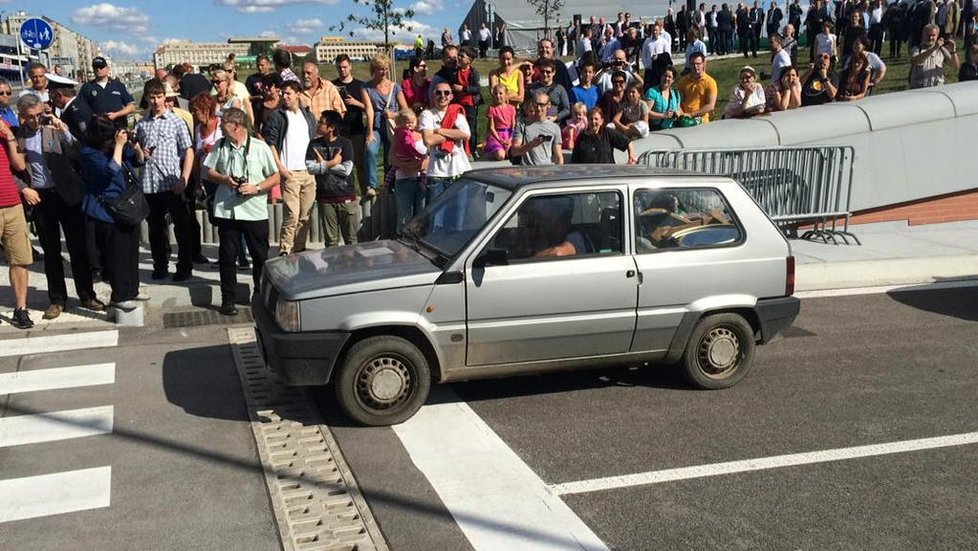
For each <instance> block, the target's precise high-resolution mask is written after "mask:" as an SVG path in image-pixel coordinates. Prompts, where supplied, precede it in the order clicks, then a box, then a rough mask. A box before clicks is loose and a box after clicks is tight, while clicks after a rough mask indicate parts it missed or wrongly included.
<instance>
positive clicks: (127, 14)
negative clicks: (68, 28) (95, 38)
mask: <svg viewBox="0 0 978 551" xmlns="http://www.w3.org/2000/svg"><path fill="white" fill-rule="evenodd" d="M71 20H72V21H73V22H74V23H78V24H80V25H91V26H93V27H106V28H109V29H112V30H116V31H121V32H124V33H126V34H140V33H144V32H146V31H147V29H148V28H149V16H148V15H146V14H144V13H143V12H141V11H139V10H138V9H136V8H126V7H121V6H115V5H112V4H108V3H102V4H95V5H92V6H88V7H86V8H78V9H77V10H75V11H74V13H72V15H71Z"/></svg>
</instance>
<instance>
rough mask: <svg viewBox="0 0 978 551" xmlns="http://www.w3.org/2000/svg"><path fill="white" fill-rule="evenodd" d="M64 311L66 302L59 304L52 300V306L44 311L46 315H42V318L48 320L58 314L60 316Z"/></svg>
mask: <svg viewBox="0 0 978 551" xmlns="http://www.w3.org/2000/svg"><path fill="white" fill-rule="evenodd" d="M64 311H65V305H64V304H58V303H57V302H52V303H51V306H48V309H47V310H45V311H44V315H42V316H41V318H43V319H46V320H53V319H55V318H57V317H58V316H60V315H61V312H64Z"/></svg>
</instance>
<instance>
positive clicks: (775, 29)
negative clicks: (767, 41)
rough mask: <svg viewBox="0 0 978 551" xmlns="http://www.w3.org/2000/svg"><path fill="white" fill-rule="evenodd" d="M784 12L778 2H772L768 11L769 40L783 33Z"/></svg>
mask: <svg viewBox="0 0 978 551" xmlns="http://www.w3.org/2000/svg"><path fill="white" fill-rule="evenodd" d="M783 18H784V12H782V11H781V8H779V7H778V3H777V2H771V8H770V9H768V10H767V36H768V38H770V37H772V36H774V35H776V34H779V32H780V31H781V19H783Z"/></svg>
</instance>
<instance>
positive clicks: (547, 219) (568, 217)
mask: <svg viewBox="0 0 978 551" xmlns="http://www.w3.org/2000/svg"><path fill="white" fill-rule="evenodd" d="M520 217H521V218H524V217H525V218H524V219H525V222H524V228H525V229H526V231H527V233H526V236H527V240H528V243H527V245H529V248H530V250H531V251H536V252H535V253H533V255H532V256H534V257H537V258H544V257H552V256H574V255H578V254H586V253H587V252H588V250H589V249H588V245H587V243H588V241H587V237H586V236H585V235H584V234H583V233H581V232H579V231H577V230H576V229H574V226H573V224H572V223H571V221H572V220H573V218H574V199H573V198H571V197H567V196H558V197H538V198H534V199H530V200H529V201H528V202H527V204H526V206H525V207H524V210H523V212H522V213H521V216H520Z"/></svg>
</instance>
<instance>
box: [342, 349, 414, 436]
mask: <svg viewBox="0 0 978 551" xmlns="http://www.w3.org/2000/svg"><path fill="white" fill-rule="evenodd" d="M335 388H336V399H337V401H338V402H339V404H340V407H341V408H342V409H343V411H344V412H346V414H347V415H349V416H350V418H351V419H353V420H354V421H357V422H358V423H362V424H364V425H371V426H385V425H396V424H397V423H401V422H403V421H406V420H407V419H409V418H410V417H411V416H412V415H414V414H415V413H416V412H417V411H418V409H420V408H421V406H422V405H423V404H424V401H425V400H426V399H427V398H428V391H429V390H430V388H431V374H430V371H429V369H428V361H427V359H426V358H425V356H424V354H422V353H421V351H420V350H418V347H416V346H414V345H413V344H411V342H410V341H407V340H406V339H403V338H401V337H393V336H379V337H370V338H366V339H364V340H362V341H360V342H358V343H356V344H354V345H353V346H351V347H350V349H349V351H348V352H347V353H346V356H345V358H344V361H343V365H342V366H341V367H340V371H339V374H338V375H337V377H336V379H335Z"/></svg>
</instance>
